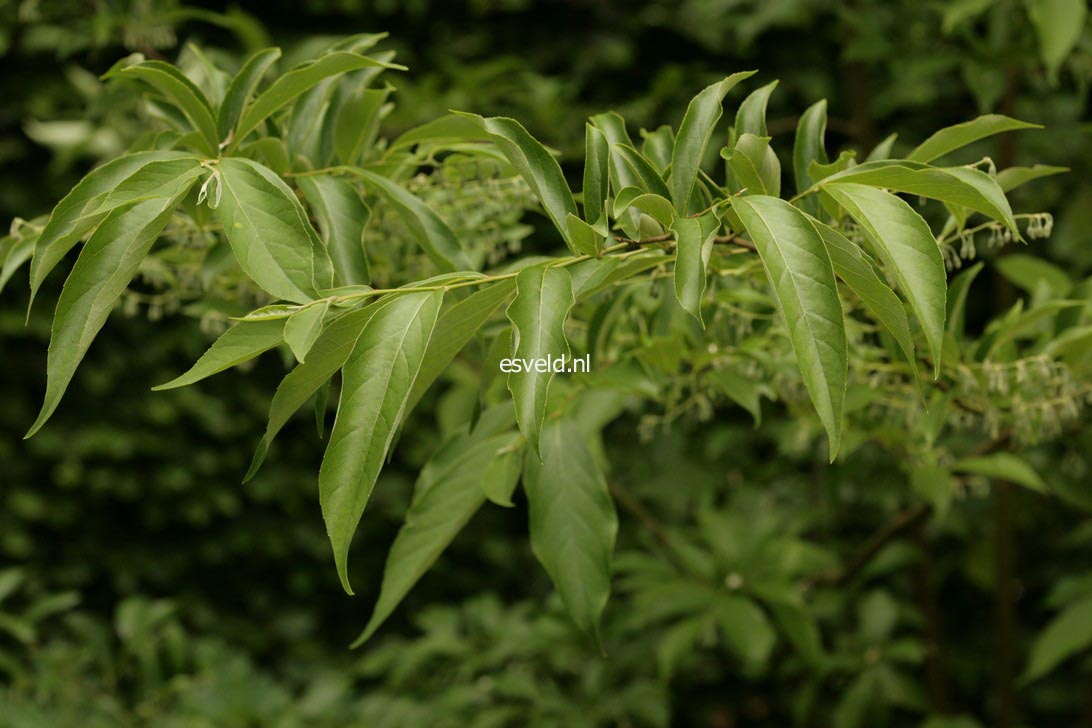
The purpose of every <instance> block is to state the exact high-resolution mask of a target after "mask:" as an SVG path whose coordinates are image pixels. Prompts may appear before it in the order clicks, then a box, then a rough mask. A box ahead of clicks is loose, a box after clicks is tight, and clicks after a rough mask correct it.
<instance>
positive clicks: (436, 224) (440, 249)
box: [353, 168, 473, 271]
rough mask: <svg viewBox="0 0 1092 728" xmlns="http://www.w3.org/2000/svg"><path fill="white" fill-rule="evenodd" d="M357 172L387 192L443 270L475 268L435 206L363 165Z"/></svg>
mask: <svg viewBox="0 0 1092 728" xmlns="http://www.w3.org/2000/svg"><path fill="white" fill-rule="evenodd" d="M353 173H354V174H356V175H357V176H358V177H360V178H361V179H363V180H364V181H365V182H366V183H367V184H368V185H369V186H371V187H372V188H374V189H375V190H376V191H377V192H378V193H379V194H380V195H382V196H383V198H384V199H385V200H386V201H387V203H388V204H390V206H391V207H392V208H393V209H394V211H395V212H396V213H397V214H398V216H399V217H401V218H402V221H403V222H404V223H405V224H406V227H407V228H408V229H409V231H410V234H411V235H413V237H414V239H415V240H416V241H417V244H418V245H420V246H421V250H423V251H424V252H425V254H426V255H427V256H428V257H429V260H431V261H432V262H433V263H435V264H436V267H438V268H439V269H440V270H442V271H456V270H470V269H471V268H473V266H472V265H471V263H470V259H469V258H467V257H466V253H464V252H463V249H462V246H461V245H460V244H459V240H458V238H456V237H455V233H453V232H451V228H449V227H448V226H447V223H445V222H444V221H443V220H442V219H441V218H440V216H439V215H437V214H436V213H435V212H434V211H433V210H432V208H431V207H429V206H428V205H426V204H425V203H424V202H421V200H420V199H418V198H417V197H416V196H414V195H413V194H411V193H410V192H409V191H407V190H406V189H405V188H404V187H401V186H400V185H398V184H396V183H395V182H393V181H391V180H389V179H387V178H386V177H383V176H382V175H379V174H376V173H375V172H371V171H369V170H366V169H359V168H354V169H353Z"/></svg>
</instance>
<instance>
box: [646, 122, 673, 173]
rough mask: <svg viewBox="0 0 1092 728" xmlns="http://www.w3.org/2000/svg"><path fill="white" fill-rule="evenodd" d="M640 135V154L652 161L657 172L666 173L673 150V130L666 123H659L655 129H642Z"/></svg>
mask: <svg viewBox="0 0 1092 728" xmlns="http://www.w3.org/2000/svg"><path fill="white" fill-rule="evenodd" d="M641 137H642V141H641V154H643V155H645V158H646V159H648V161H650V162H652V164H653V166H654V167H656V171H657V172H659V173H660V174H662V175H666V174H667V170H668V169H669V168H670V167H671V155H672V153H673V152H674V150H675V132H674V131H672V129H671V127H670V126H668V125H667V124H661V125H660V126H659V127H658V128H657V129H656V131H645V130H644V129H642V130H641Z"/></svg>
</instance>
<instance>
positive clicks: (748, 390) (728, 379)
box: [709, 370, 768, 427]
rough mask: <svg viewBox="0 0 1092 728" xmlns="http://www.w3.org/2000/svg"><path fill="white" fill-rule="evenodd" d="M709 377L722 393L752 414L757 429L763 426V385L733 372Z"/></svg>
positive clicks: (718, 372)
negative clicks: (761, 398) (761, 397)
mask: <svg viewBox="0 0 1092 728" xmlns="http://www.w3.org/2000/svg"><path fill="white" fill-rule="evenodd" d="M709 376H710V378H711V379H712V380H713V382H714V383H715V384H716V385H717V388H718V389H720V391H721V392H723V393H724V394H725V395H726V396H727V397H728V398H729V399H731V400H732V401H733V402H735V403H736V404H738V405H739V406H740V407H742V408H743V409H745V410H747V411H748V412H749V413H750V414H751V417H752V418H754V421H755V427H758V426H759V425H761V424H762V403H761V400H760V396H761V394H762V391H763V388H762V385H760V384H759V383H758V382H756V381H755V380H753V379H748V378H747V377H744V376H742V375H740V374H737V373H736V372H733V371H727V370H725V371H713V372H710V373H709ZM767 394H768V392H767Z"/></svg>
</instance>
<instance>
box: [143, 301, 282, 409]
mask: <svg viewBox="0 0 1092 728" xmlns="http://www.w3.org/2000/svg"><path fill="white" fill-rule="evenodd" d="M284 322H285V319H270V320H266V321H241V322H239V323H237V324H235V325H234V326H232V327H231V328H230V329H228V330H227V331H225V332H224V333H223V334H221V335H220V338H218V339H217V340H216V341H214V342H213V344H212V346H211V347H209V350H208V351H206V352H205V353H204V354H202V355H201V358H200V359H198V360H197V361H196V362H194V365H193V366H192V367H190V368H189V370H188V371H186V372H185V373H184V374H181V375H179V376H177V377H175V378H174V379H172V380H171V381H169V382H166V383H164V384H160V385H157V386H155V387H152V390H153V391H156V392H158V391H160V390H164V389H176V388H177V387H185V386H187V385H190V384H193V383H195V382H199V381H201V380H202V379H204V378H206V377H211V376H212V375H213V374H218V373H219V372H222V371H224V370H225V369H229V368H231V367H233V366H235V365H237V364H242V363H243V362H245V361H250V360H251V359H253V358H254V357H256V356H258V355H259V354H262V353H264V352H267V351H269V350H270V349H272V348H273V347H275V346H277V345H279V344H280V343H281V342H282V341H284Z"/></svg>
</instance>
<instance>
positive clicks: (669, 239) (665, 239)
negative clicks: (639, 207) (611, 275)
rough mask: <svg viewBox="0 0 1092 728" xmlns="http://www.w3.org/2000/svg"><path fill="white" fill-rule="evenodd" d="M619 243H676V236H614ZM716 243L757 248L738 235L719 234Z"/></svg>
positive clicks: (715, 239)
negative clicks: (637, 238)
mask: <svg viewBox="0 0 1092 728" xmlns="http://www.w3.org/2000/svg"><path fill="white" fill-rule="evenodd" d="M614 239H615V240H617V241H618V242H619V243H625V244H626V245H630V246H632V247H642V246H645V245H660V244H661V243H674V242H675V236H674V235H673V234H672V233H663V234H662V235H653V236H652V237H650V238H641V239H640V240H633V239H632V238H627V237H625V236H622V235H617V236H615V238H614ZM713 244H714V245H734V246H736V247H738V248H745V249H747V250H751V251H753V250H755V244H754V243H752V242H751V241H750V240H747V239H745V238H741V237H739V236H738V235H718V236H717V237H715V238H713Z"/></svg>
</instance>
